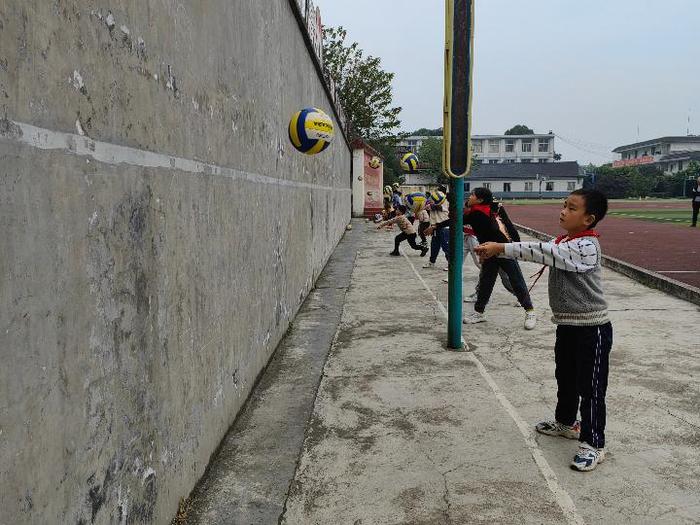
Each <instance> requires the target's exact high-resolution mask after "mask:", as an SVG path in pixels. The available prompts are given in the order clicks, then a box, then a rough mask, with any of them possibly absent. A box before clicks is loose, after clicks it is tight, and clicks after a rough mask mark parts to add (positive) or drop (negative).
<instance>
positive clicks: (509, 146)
mask: <svg viewBox="0 0 700 525" xmlns="http://www.w3.org/2000/svg"><path fill="white" fill-rule="evenodd" d="M514 152H515V139H506V153H514Z"/></svg>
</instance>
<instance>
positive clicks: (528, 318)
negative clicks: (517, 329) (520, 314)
mask: <svg viewBox="0 0 700 525" xmlns="http://www.w3.org/2000/svg"><path fill="white" fill-rule="evenodd" d="M536 324H537V314H536V313H535V311H534V310H530V311H528V312H526V313H525V330H533V329H534V328H535V325H536Z"/></svg>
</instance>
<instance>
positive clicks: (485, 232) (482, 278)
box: [464, 188, 537, 330]
mask: <svg viewBox="0 0 700 525" xmlns="http://www.w3.org/2000/svg"><path fill="white" fill-rule="evenodd" d="M493 204H494V203H493V194H492V193H491V190H489V189H488V188H475V189H474V191H472V192H471V194H470V195H469V201H468V208H467V209H466V210H465V214H464V223H465V224H469V225H471V227H472V228H473V229H474V233H476V237H477V238H478V239H479V242H481V243H485V242H489V241H495V242H498V243H507V242H510V239H509V238H508V235H507V232H505V231H502V230H501V229H500V227H499V221H498V220H497V219H496V215H495V213H494V209H493ZM504 229H505V228H504ZM499 269H500V270H503V271H504V272H505V273H506V274H507V275H508V280H509V281H510V285H511V287H512V288H513V292H515V296H516V297H517V298H518V302H519V303H520V305H521V306H522V307H523V308H524V309H525V322H524V327H525V330H532V329H534V328H535V325H536V324H537V316H536V315H535V308H534V307H533V306H532V299H530V292H529V291H528V289H527V285H526V284H525V278H524V277H523V273H522V271H520V266H519V265H518V262H517V261H514V260H510V259H497V258H494V259H489V260H487V261H484V262H483V263H482V268H481V273H480V274H479V284H478V286H477V290H478V291H477V299H476V302H475V303H474V312H473V313H472V314H471V315H469V316H467V317H465V318H464V322H465V323H466V324H475V323H483V322H484V321H486V318H485V316H484V311H485V310H486V305H487V304H488V302H489V299H491V293H492V292H493V287H494V285H495V284H496V279H497V278H498V271H499Z"/></svg>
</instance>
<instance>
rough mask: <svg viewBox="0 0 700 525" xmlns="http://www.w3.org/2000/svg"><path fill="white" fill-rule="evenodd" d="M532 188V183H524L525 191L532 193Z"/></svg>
mask: <svg viewBox="0 0 700 525" xmlns="http://www.w3.org/2000/svg"><path fill="white" fill-rule="evenodd" d="M532 186H533V183H532V182H526V183H525V191H532Z"/></svg>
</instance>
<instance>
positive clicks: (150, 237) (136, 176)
mask: <svg viewBox="0 0 700 525" xmlns="http://www.w3.org/2000/svg"><path fill="white" fill-rule="evenodd" d="M0 105H1V108H0V110H1V113H0V119H1V120H0V228H1V231H2V235H1V236H0V279H1V280H0V523H3V524H5V523H13V524H16V523H144V522H156V523H166V522H168V521H169V520H170V518H171V517H172V516H173V515H174V513H175V511H176V508H177V503H178V500H179V498H180V497H182V496H186V495H187V494H188V493H189V492H190V490H191V488H192V487H193V486H194V484H195V482H196V480H197V479H198V478H199V477H200V476H201V474H202V473H203V471H204V469H205V467H206V465H207V462H208V460H209V457H210V455H211V454H212V452H213V451H214V450H215V448H216V447H217V445H218V443H219V440H220V439H221V437H222V436H223V435H224V433H225V431H226V429H227V428H228V427H229V425H230V424H231V423H232V421H233V419H234V418H235V415H236V414H237V412H238V410H239V409H240V407H241V405H242V403H243V402H244V401H245V399H246V396H247V395H248V393H249V391H250V389H251V387H252V384H253V382H254V380H255V378H256V376H257V374H258V373H259V372H260V370H261V369H262V368H263V367H264V365H265V363H266V362H267V360H268V358H269V357H270V355H271V353H272V352H273V350H274V348H275V346H276V344H277V342H278V341H279V340H280V338H281V336H282V335H283V334H284V332H285V331H286V329H287V326H288V324H289V321H290V320H291V319H292V318H293V316H294V314H295V312H296V311H297V309H298V307H299V305H300V303H301V302H302V300H303V299H304V297H305V296H306V294H307V292H308V291H309V290H310V288H311V287H312V285H313V283H314V281H315V278H316V276H318V274H319V273H320V271H321V269H322V268H323V266H324V263H325V261H326V260H327V258H328V256H329V255H330V253H331V251H332V250H333V248H334V246H335V245H336V243H337V241H338V240H339V239H340V237H341V235H342V232H343V229H344V226H345V225H346V224H347V222H348V219H349V217H350V196H351V192H350V185H351V177H350V169H351V152H350V150H349V148H348V146H347V144H346V143H345V142H344V141H343V139H342V137H337V138H336V141H335V143H334V144H333V146H332V147H331V148H330V149H329V150H328V151H326V152H324V153H323V154H322V155H319V156H317V157H314V158H310V157H306V156H304V155H301V154H298V153H296V152H295V151H294V150H293V148H292V147H291V145H290V144H289V142H288V139H287V129H286V127H287V122H288V119H289V117H290V116H291V114H292V113H293V112H294V111H296V110H298V109H300V108H302V107H305V106H309V105H316V106H320V107H321V108H324V109H326V111H329V112H330V109H331V108H330V107H329V106H330V102H329V99H328V97H327V96H326V93H325V91H324V89H323V87H322V84H321V81H320V79H319V77H318V75H317V72H316V70H315V68H314V65H313V62H312V59H311V57H310V55H309V51H308V50H307V48H306V46H305V44H304V39H303V36H302V33H301V31H300V29H299V26H298V25H297V22H296V19H295V18H294V16H293V12H292V10H291V7H290V3H289V2H288V1H287V0H265V1H264V2H262V1H252V0H245V1H234V2H232V1H230V0H202V1H197V2H186V1H182V0H153V1H147V2H142V1H134V0H104V1H100V2H98V1H92V0H52V1H48V0H0ZM83 134H84V135H83ZM149 152H152V153H149Z"/></svg>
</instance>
